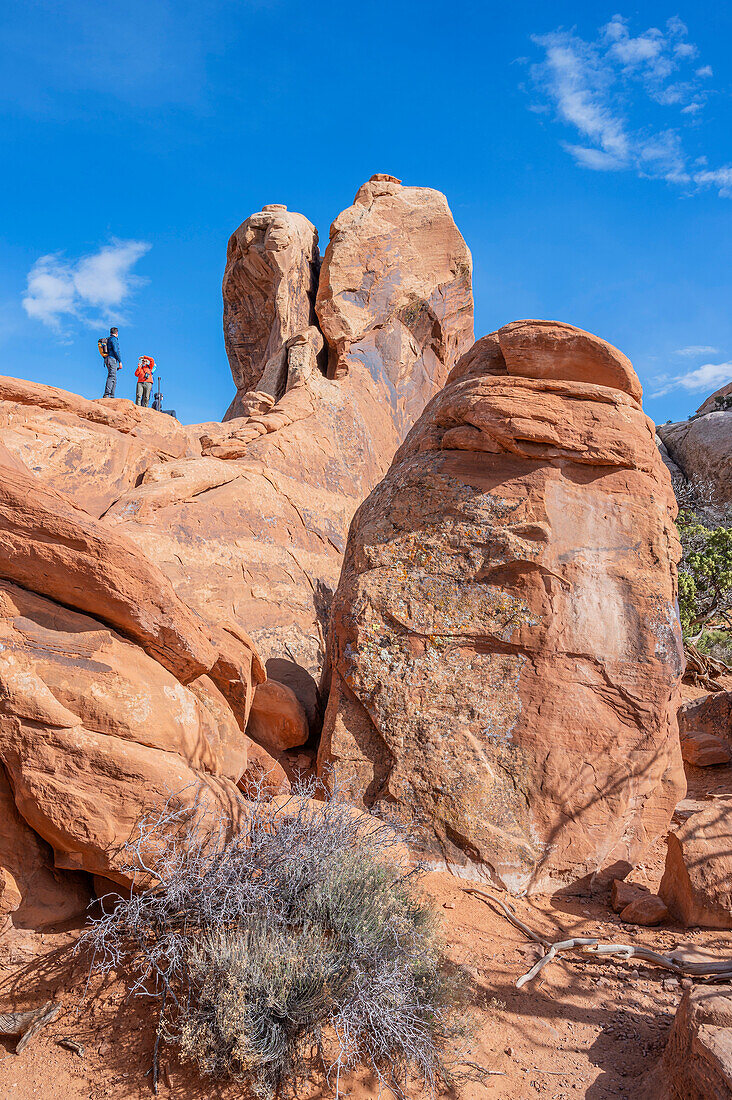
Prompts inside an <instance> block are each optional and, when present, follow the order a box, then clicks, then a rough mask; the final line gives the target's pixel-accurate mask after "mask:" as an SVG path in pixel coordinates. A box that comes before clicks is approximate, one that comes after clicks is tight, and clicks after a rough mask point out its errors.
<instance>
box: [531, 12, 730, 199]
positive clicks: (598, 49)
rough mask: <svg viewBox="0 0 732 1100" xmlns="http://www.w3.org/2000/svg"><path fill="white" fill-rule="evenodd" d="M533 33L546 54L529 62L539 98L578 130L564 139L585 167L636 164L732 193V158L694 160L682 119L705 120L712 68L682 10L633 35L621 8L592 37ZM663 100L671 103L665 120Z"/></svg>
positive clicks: (640, 170) (653, 173)
mask: <svg viewBox="0 0 732 1100" xmlns="http://www.w3.org/2000/svg"><path fill="white" fill-rule="evenodd" d="M532 41H533V42H534V43H535V44H536V45H537V46H538V47H539V48H540V49H541V50H543V54H544V56H543V60H542V61H540V62H538V63H536V64H534V65H532V66H531V70H530V71H531V79H532V84H533V88H534V90H535V92H537V93H538V94H539V96H540V97H541V98H540V102H539V104H538V106H539V107H541V106H544V105H546V103H547V102H548V103H549V104H550V105H551V106H552V107H553V108H554V111H555V114H556V117H557V119H558V120H559V121H560V122H562V123H564V124H565V125H566V126H568V127H571V128H572V129H574V131H575V132H576V134H577V135H578V136H579V138H580V141H579V142H577V141H564V142H563V143H562V144H563V146H564V148H565V149H566V150H567V152H568V153H569V154H570V155H571V156H572V157H573V158H574V159H575V161H576V162H577V163H578V164H579V165H580V166H581V167H583V168H589V169H592V170H594V171H596V172H609V171H628V170H631V171H635V172H636V173H637V174H638V175H639V176H642V177H645V178H650V179H664V180H666V181H668V182H669V183H674V184H677V185H682V186H684V187H686V188H687V189H699V188H707V187H710V188H715V189H716V190H717V191H718V192H719V194H720V195H723V196H725V197H732V165H723V166H721V167H719V168H709V167H708V166H707V165H706V160H705V158H703V157H702V158H700V157H696V158H695V159H694V160H690V158H689V156H688V154H687V152H686V150H685V148H684V143H683V140H682V133H681V130H680V127H689V126H693V125H698V121H699V116H700V115H701V113H702V111H703V109H704V106H705V104H706V102H707V100H708V98H709V95H710V94H711V91H712V89H711V88H710V84H709V80H710V78H711V77H712V75H713V73H712V70H711V68H710V67H709V66H708V65H701V66H700V65H699V64H698V52H699V51H698V49H697V47H696V46H695V45H694V44H693V43H691V42H689V40H688V31H687V28H686V26H685V25H684V23H682V21H681V20H680V19H679V18H678V17H676V16H673V17H672V18H671V19H668V20H667V22H666V24H665V27H664V29H663V30H660V29H659V28H658V27H650V28H649V29H648V30H645V31H643V32H642V33H640V34H637V35H635V36H634V35H633V34H631V31H630V25H629V21H628V20H627V19H625V18H624V17H623V16H622V15H614V16H613V17H612V19H611V20H610V22H609V23H607V24H606V25H605V26H604V27H601V28H600V30H599V32H598V34H597V36H596V37H595V38H594V39H593V40H591V41H587V40H585V39H583V38H580V37H579V35H578V34H576V33H575V31H573V30H571V31H570V30H565V29H563V28H559V29H557V30H555V31H551V32H550V33H549V34H544V35H536V36H534V37H533V38H532ZM536 107H537V104H536V103H533V104H532V108H533V109H536ZM659 107H660V108H665V109H667V111H666V114H665V115H664V118H663V119H662V120H661V125H658V120H657V115H658V108H659ZM668 111H674V112H675V113H676V115H675V118H674V119H669V118H668ZM649 120H651V121H649ZM669 122H671V123H672V124H671V125H669V124H668V123H669Z"/></svg>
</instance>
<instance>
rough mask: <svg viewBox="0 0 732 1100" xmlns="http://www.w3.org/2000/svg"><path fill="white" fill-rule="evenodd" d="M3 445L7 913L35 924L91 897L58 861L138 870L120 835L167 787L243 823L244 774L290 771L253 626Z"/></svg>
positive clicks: (183, 802)
mask: <svg viewBox="0 0 732 1100" xmlns="http://www.w3.org/2000/svg"><path fill="white" fill-rule="evenodd" d="M0 459H2V460H3V461H2V462H0V517H2V523H1V524H0V527H1V531H0V761H1V762H2V765H3V767H4V771H3V770H2V769H0V781H1V782H0V797H2V798H3V799H4V801H5V802H6V803H8V802H9V798H8V795H9V792H10V791H11V790H12V801H13V803H14V809H11V807H10V806H9V805H8V806H6V813H5V830H4V832H3V837H2V843H0V880H1V881H2V883H3V889H2V891H1V892H0V916H3V917H5V918H7V919H10V920H11V921H12V925H13V926H14V927H16V928H17V927H19V926H21V927H33V928H38V927H42V926H43V925H44V924H48V923H53V922H55V921H58V920H61V919H65V918H66V917H67V916H70V915H73V913H77V912H79V910H80V909H82V908H83V905H84V904H86V900H88V897H89V887H88V885H87V886H85V884H84V882H83V880H82V879H79V878H78V876H76V877H75V876H73V875H72V876H65V875H64V874H63V873H61V872H60V871H58V870H56V869H58V868H66V869H71V870H74V871H86V872H90V873H92V874H98V875H102V876H107V877H111V878H114V879H116V880H117V881H118V882H127V876H126V874H125V873H124V871H123V868H122V860H123V857H122V855H121V853H120V848H121V846H122V845H123V844H124V842H125V841H126V840H127V839H128V838H129V837H130V835H131V831H132V830H133V827H134V825H135V823H136V822H137V821H138V820H139V818H140V817H141V815H144V814H155V813H156V812H158V811H160V810H162V808H163V807H164V806H165V804H166V802H167V801H168V800H169V799H171V800H172V805H173V806H174V807H175V806H187V805H192V804H193V803H194V802H196V803H200V806H201V807H202V808H203V809H208V810H210V811H212V812H216V813H217V814H221V815H225V816H226V818H227V820H230V821H231V822H232V823H233V821H234V818H235V817H236V814H237V813H238V812H239V810H238V809H237V807H239V805H240V802H241V799H240V796H239V794H238V793H237V784H238V783H240V782H241V781H242V779H243V777H244V776H245V775H249V776H251V774H252V769H254V770H255V771H256V773H257V776H258V777H262V776H265V777H266V776H268V774H269V773H270V772H271V773H272V774H273V777H275V778H276V782H275V783H274V786H273V789H274V790H276V791H279V790H280V789H281V788H282V785H283V781H284V776H283V775H282V774H281V769H279V770H278V766H277V765H276V763H275V761H274V760H273V759H272V758H271V757H269V756H268V754H267V753H266V752H265V751H264V749H262V748H260V747H259V746H253V745H252V743H251V741H250V740H249V738H248V737H247V736H246V735H245V733H244V732H243V729H244V728H245V727H246V724H247V721H248V716H249V710H250V708H251V704H252V699H253V695H254V689H255V687H256V685H257V684H258V683H261V681H262V680H263V678H264V671H263V669H262V666H261V663H260V661H259V658H258V656H257V654H256V652H255V650H254V648H253V646H252V644H251V642H250V641H249V639H248V638H247V637H246V635H244V634H243V633H242V632H240V631H239V630H238V629H237V628H236V627H235V626H233V625H232V624H228V623H226V622H220V623H219V624H218V625H216V626H209V625H208V624H207V623H206V622H205V621H204V620H203V619H202V618H200V617H199V616H198V615H197V614H196V613H195V612H194V611H192V610H191V609H190V608H189V607H187V606H186V605H185V604H184V603H183V602H182V601H181V599H180V598H179V597H178V596H177V594H176V593H175V591H174V589H173V587H172V586H171V584H170V581H168V579H167V578H166V577H165V575H164V574H163V573H161V572H160V570H159V569H158V568H157V567H156V566H154V565H153V564H152V563H151V562H150V561H148V560H147V559H146V558H145V557H144V556H143V555H142V554H141V552H140V551H139V550H138V549H137V547H136V546H135V545H134V544H133V543H131V542H129V541H128V540H127V539H126V538H125V537H124V536H122V535H119V534H117V533H115V532H114V531H113V530H112V529H111V527H110V526H109V525H106V524H105V522H104V521H103V520H101V521H100V520H96V519H94V518H93V517H91V516H90V515H88V514H87V513H85V512H84V511H83V510H82V509H81V508H80V507H79V506H78V505H75V504H73V503H72V502H71V501H69V500H67V499H66V498H65V497H64V496H63V494H62V493H60V492H58V491H57V490H54V489H49V488H46V487H44V486H43V485H42V484H41V483H40V482H39V481H38V479H36V478H34V477H33V476H32V475H31V474H30V473H28V471H27V469H25V468H24V467H23V465H22V463H20V461H19V460H18V459H17V458H11V459H9V460H8V457H7V452H6V451H4V453H2V454H0ZM80 612H82V613H80ZM250 749H251V750H252V751H251V752H250ZM6 776H7V779H6ZM7 780H9V782H10V787H7ZM267 781H268V782H269V780H267ZM265 785H266V784H265ZM232 827H233V824H232ZM47 845H49V846H50V848H49V847H47ZM51 849H52V850H53V863H52V862H51ZM54 868H56V869H54ZM44 909H45V910H47V911H46V912H45V913H44V912H43V911H44Z"/></svg>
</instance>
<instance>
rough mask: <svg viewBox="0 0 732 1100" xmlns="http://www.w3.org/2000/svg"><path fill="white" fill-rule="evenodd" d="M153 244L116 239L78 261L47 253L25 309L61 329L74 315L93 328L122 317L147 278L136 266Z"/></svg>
mask: <svg viewBox="0 0 732 1100" xmlns="http://www.w3.org/2000/svg"><path fill="white" fill-rule="evenodd" d="M150 247H151V246H150V245H149V244H148V243H147V242H146V241H120V240H113V241H112V242H111V243H110V244H108V245H104V246H102V247H101V248H100V249H99V250H98V251H97V252H94V253H92V254H91V255H89V256H82V257H81V258H80V259H79V260H76V261H71V260H67V259H65V258H64V257H63V256H62V255H60V254H55V255H48V256H41V257H40V258H39V259H38V260H36V262H35V263H34V264H33V267H32V268H31V269H30V271H29V272H28V287H27V290H26V293H25V297H24V298H23V308H24V309H25V312H26V313H27V314H28V316H29V317H31V318H33V319H34V320H37V321H41V322H42V323H43V324H44V325H48V326H49V327H50V328H53V329H55V330H56V331H57V332H61V331H62V329H63V324H62V322H63V321H64V320H67V319H68V318H70V317H71V318H74V319H75V320H77V321H81V322H82V323H84V324H87V325H90V326H95V325H98V324H100V323H101V321H104V322H106V321H110V320H120V319H121V317H120V313H119V310H120V308H121V307H122V306H123V305H124V304H125V302H126V301H127V299H128V298H129V297H130V295H131V293H132V292H133V290H135V288H136V287H138V286H140V285H141V284H142V283H144V282H145V280H144V279H141V278H140V277H139V276H138V275H134V274H133V273H132V268H133V267H134V266H135V264H136V263H137V261H138V260H139V259H140V258H141V257H142V256H144V255H145V253H146V252H148V251H149V249H150Z"/></svg>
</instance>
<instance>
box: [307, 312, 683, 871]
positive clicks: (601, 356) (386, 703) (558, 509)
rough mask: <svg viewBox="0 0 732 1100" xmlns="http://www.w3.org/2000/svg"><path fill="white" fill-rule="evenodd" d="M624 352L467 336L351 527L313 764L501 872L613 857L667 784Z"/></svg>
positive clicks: (640, 840) (641, 473) (551, 329)
mask: <svg viewBox="0 0 732 1100" xmlns="http://www.w3.org/2000/svg"><path fill="white" fill-rule="evenodd" d="M640 394H641V391H640V386H639V383H638V379H637V376H636V375H635V372H634V371H633V368H632V366H631V364H630V362H629V361H628V360H627V359H626V357H625V356H623V355H622V354H621V353H620V352H618V351H617V350H616V349H615V348H613V347H611V346H610V345H609V344H607V343H605V342H604V341H602V340H600V339H598V338H597V337H595V336H592V335H591V334H589V333H586V332H582V331H580V330H578V329H575V328H572V326H569V325H564V324H558V323H555V322H547V321H519V322H515V323H514V324H510V325H507V326H505V327H504V328H502V329H500V330H498V332H496V333H493V334H491V335H490V336H487V337H484V338H483V339H482V340H479V341H478V342H477V343H476V344H475V346H474V347H473V348H472V349H471V351H470V352H468V353H467V355H465V356H463V358H462V359H461V360H460V361H459V362H458V364H457V366H456V367H455V368H454V370H453V371H452V373H451V375H450V377H449V379H448V381H447V384H446V386H445V388H444V390H443V391H442V392H441V393H440V394H438V396H437V397H435V398H434V399H433V401H432V402H431V403H430V404H429V405H428V406H427V408H426V409H425V412H424V413H423V414H422V417H421V418H420V420H419V421H418V422H417V424H416V425H415V427H414V428H413V429H412V431H411V432H410V434H409V436H408V437H407V440H406V442H405V443H404V444H403V446H402V447H401V449H400V450H399V452H398V453H397V455H396V457H395V459H394V462H393V464H392V467H391V469H390V471H389V473H388V474H387V476H386V477H385V478H384V480H383V481H382V482H381V484H380V485H379V486H378V487H377V488H376V489H375V490H374V491H373V492H372V494H371V496H370V497H369V498H368V499H367V500H366V502H365V503H364V504H363V505H362V506H361V508H360V509H359V511H358V512H357V514H356V516H355V518H354V521H353V523H352V525H351V532H350V535H349V541H348V548H347V551H346V557H345V562H344V566H343V573H342V577H341V581H340V585H339V588H338V593H337V596H336V600H335V603H334V612H333V638H332V646H331V652H330V665H331V669H332V684H331V689H330V698H329V702H328V708H327V712H326V720H325V727H324V730H323V737H322V740H321V745H320V765H321V769H326V768H334V769H335V770H336V772H337V773H338V774H339V775H340V776H341V778H344V776H345V777H348V778H349V780H350V782H351V783H352V785H353V789H354V791H356V792H359V793H360V794H361V796H362V798H363V800H364V802H365V804H366V805H367V806H381V807H382V808H384V809H388V810H390V811H392V812H397V813H399V814H400V815H401V816H403V817H406V818H414V820H415V824H416V826H417V827H418V828H419V829H420V830H421V834H422V843H423V846H424V847H425V848H426V850H427V852H428V853H429V854H430V855H431V858H432V860H433V862H434V863H436V864H437V865H440V864H441V863H445V864H448V865H450V866H452V867H454V868H456V869H457V870H458V871H459V872H460V873H464V874H470V875H476V874H477V875H485V876H488V877H491V878H493V879H494V880H496V881H499V882H500V883H502V884H503V885H505V886H507V887H508V888H510V889H512V890H515V891H525V890H537V891H538V890H546V889H549V888H551V887H554V886H557V885H563V884H567V885H569V884H572V885H574V886H575V887H577V886H578V885H581V884H582V883H583V882H584V883H587V882H589V881H591V880H592V878H593V877H597V876H598V875H607V874H609V873H612V874H614V875H615V876H616V877H617V876H618V875H620V874H623V873H625V872H626V871H627V870H628V869H629V868H630V866H632V864H633V863H634V862H635V861H636V859H637V858H638V857H639V854H640V853H641V852H642V851H644V849H645V848H646V847H647V845H648V843H649V841H650V840H651V839H652V838H654V837H656V836H658V835H659V834H662V833H664V832H665V831H666V829H667V827H668V824H669V821H670V817H671V813H672V811H673V809H674V806H675V804H676V801H677V800H678V798H679V797H680V794H681V793H682V792H683V790H684V779H683V771H682V767H681V757H680V751H679V740H678V730H677V724H676V705H677V688H678V685H679V680H680V676H681V670H682V650H681V638H680V632H679V625H678V617H677V614H676V610H675V600H676V573H675V564H676V561H677V559H678V556H679V545H678V540H677V537H676V534H675V528H674V525H673V522H672V520H673V516H674V515H675V501H674V498H673V493H672V491H671V484H670V478H669V475H668V472H667V470H666V468H665V467H664V465H663V463H662V461H661V459H660V456H659V454H658V451H657V449H656V446H655V442H654V428H653V424H652V423H651V422H650V420H649V419H648V418H647V417H646V416H645V415H644V413H643V410H642V407H641V404H640Z"/></svg>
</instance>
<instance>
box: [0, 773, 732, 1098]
mask: <svg viewBox="0 0 732 1100" xmlns="http://www.w3.org/2000/svg"><path fill="white" fill-rule="evenodd" d="M729 771H730V772H731V773H732V769H729ZM730 781H731V786H732V774H731V775H730ZM636 878H637V879H638V880H639V881H640V879H641V878H642V876H636ZM425 885H426V887H427V889H428V890H429V892H430V893H431V894H432V895H433V897H434V898H435V903H436V904H437V906H439V907H440V909H441V911H442V913H443V915H444V931H445V936H446V939H447V940H448V943H449V945H450V953H451V955H452V957H453V959H454V960H455V961H456V962H459V963H461V964H462V965H464V966H465V967H467V968H468V970H469V972H470V974H471V976H472V979H473V1003H474V1005H475V1011H476V1015H477V1020H478V1026H479V1031H478V1043H477V1047H476V1049H475V1051H474V1057H475V1060H476V1061H478V1062H479V1063H481V1064H482V1065H483V1066H485V1067H487V1068H488V1069H491V1070H493V1071H495V1076H492V1077H491V1078H490V1079H489V1081H488V1082H487V1084H485V1085H477V1084H472V1085H467V1086H465V1087H463V1088H462V1089H461V1090H460V1092H459V1094H458V1095H459V1097H460V1100H489V1098H491V1100H493V1098H503V1097H506V1098H508V1097H510V1098H512V1100H513V1098H516V1100H524V1098H529V1097H535V1096H537V1095H544V1096H546V1097H551V1098H552V1100H566V1098H570V1097H575V1096H580V1097H588V1098H591V1100H604V1098H606V1097H627V1098H629V1100H630V1098H635V1097H637V1096H638V1095H639V1092H638V1089H639V1087H641V1086H640V1081H641V1078H642V1076H643V1074H644V1073H645V1072H646V1070H647V1069H648V1068H649V1067H650V1066H651V1065H652V1063H653V1061H654V1060H655V1059H656V1058H657V1057H658V1055H659V1053H660V1051H661V1050H662V1049H663V1046H664V1044H665V1040H666V1035H667V1032H668V1029H669V1026H670V1023H671V1020H672V1017H673V1014H674V1012H675V1010H676V1006H677V1004H678V1001H679V999H680V996H681V989H680V987H679V986H678V985H676V984H675V983H674V982H673V981H672V982H671V983H669V981H668V975H666V974H665V973H664V972H661V971H658V970H653V969H651V968H647V967H643V966H639V967H637V968H634V969H633V970H630V971H629V970H628V969H627V968H625V967H621V966H619V965H617V964H613V963H603V962H567V961H562V962H558V963H554V964H552V965H550V966H549V967H547V968H546V969H545V970H544V971H543V973H542V975H541V976H540V978H539V979H538V980H537V981H536V982H535V983H534V984H531V985H529V986H526V987H524V988H523V989H521V990H517V989H516V988H515V984H514V983H515V981H516V979H517V978H518V977H519V976H520V975H521V974H522V973H523V972H524V971H526V970H527V969H528V968H529V967H530V966H531V965H532V964H533V962H534V961H535V960H536V958H537V957H538V955H537V951H536V949H535V948H534V946H532V945H531V944H530V943H528V942H527V941H526V939H525V937H524V936H523V934H522V933H521V932H520V931H518V930H517V929H515V928H514V927H513V926H512V925H510V924H509V923H508V922H507V921H506V920H505V918H504V917H503V916H500V915H499V914H498V913H497V912H495V911H494V910H493V908H492V907H491V906H490V905H487V904H485V903H483V902H482V901H480V900H478V899H477V898H475V897H473V896H470V895H468V894H467V893H466V892H465V890H464V885H465V884H464V883H462V882H460V881H459V880H456V879H454V878H452V877H451V876H450V875H448V874H444V873H443V874H431V875H429V876H427V878H426V881H425ZM453 907H454V908H453ZM516 910H517V912H518V914H519V915H520V916H521V918H522V919H523V920H524V921H526V923H528V924H529V925H530V926H531V927H533V928H536V929H537V930H539V931H541V932H542V933H543V934H544V935H546V936H548V937H551V938H552V939H556V938H564V935H565V933H569V934H577V935H593V936H599V937H602V938H604V939H609V938H615V939H622V940H628V939H630V940H631V941H635V942H644V943H648V944H649V945H652V946H654V947H655V948H656V949H660V950H664V949H671V948H673V947H674V946H677V945H678V944H679V943H680V942H688V943H693V944H695V945H698V946H703V947H705V948H708V949H710V950H718V951H719V952H720V953H725V952H729V950H730V937H729V936H728V935H726V934H724V933H717V932H701V931H694V932H682V931H681V930H680V929H674V928H673V927H669V928H663V929H662V930H657V929H632V928H628V926H624V925H622V924H621V923H620V921H619V918H618V917H617V916H616V914H614V913H613V912H612V910H611V909H610V908H609V906H608V905H607V904H606V903H605V902H603V901H599V900H591V901H581V900H577V899H567V900H554V901H553V900H551V899H546V898H542V899H532V900H531V901H529V900H525V899H523V900H519V901H518V902H517V903H516ZM61 939H62V940H64V941H65V946H64V944H58V945H53V943H52V941H53V937H46V940H47V946H48V947H49V948H50V950H49V954H48V955H46V956H45V957H44V958H43V959H41V960H37V961H34V962H33V963H32V964H29V965H27V966H25V967H19V968H15V969H14V970H13V971H10V972H6V973H5V974H4V975H3V978H2V982H1V983H0V1004H1V1005H2V1008H3V1009H4V1010H6V1011H7V1010H8V1009H9V1008H10V1007H11V1006H12V1007H13V1008H21V1007H26V1006H29V1005H32V1006H35V1005H38V1004H40V1003H43V1002H44V1001H45V1000H47V999H55V1000H57V1001H58V1002H59V1003H60V1004H61V1005H62V1012H61V1014H60V1016H59V1017H58V1018H57V1019H56V1020H55V1021H54V1022H53V1023H52V1024H51V1025H49V1027H48V1028H47V1029H46V1030H45V1031H44V1032H42V1033H41V1035H39V1037H38V1038H37V1039H36V1040H35V1041H34V1042H33V1043H31V1044H30V1045H29V1046H28V1047H27V1048H26V1050H25V1051H23V1053H22V1054H21V1055H18V1056H16V1055H15V1054H14V1053H12V1052H13V1050H14V1047H15V1040H12V1039H7V1040H2V1046H0V1053H1V1054H2V1057H1V1058H0V1096H2V1097H3V1098H10V1100H31V1098H33V1100H42V1098H44V1097H53V1098H58V1100H82V1098H84V1100H86V1098H87V1097H88V1098H89V1100H98V1098H102V1097H111V1098H114V1100H133V1098H134V1100H137V1098H142V1097H149V1096H150V1095H151V1089H150V1084H149V1080H150V1079H149V1077H146V1076H145V1071H146V1070H147V1069H148V1067H149V1065H150V1056H151V1048H152V1042H153V1037H154V1022H153V1014H152V1010H151V1007H150V1005H149V1004H140V1003H139V1002H137V1003H131V1004H126V1003H125V992H124V987H123V984H122V982H121V981H119V980H115V981H112V982H107V983H105V984H104V985H102V986H97V987H95V988H94V989H93V990H92V991H90V993H89V995H88V997H87V1000H86V1001H85V1002H83V1003H82V997H81V995H82V992H83V989H84V984H85V972H84V967H83V965H82V963H81V962H80V960H78V959H76V960H74V959H73V957H71V958H70V952H69V947H68V944H69V942H70V937H68V936H65V937H61ZM63 1039H73V1040H74V1041H75V1042H77V1043H80V1044H82V1046H83V1047H84V1052H83V1055H82V1056H79V1055H78V1054H76V1053H73V1052H72V1051H70V1050H66V1049H64V1048H63V1047H62V1046H60V1045H59V1041H60V1040H63ZM161 1061H162V1066H163V1075H162V1080H161V1083H160V1089H159V1095H160V1096H161V1097H164V1098H167V1097H176V1098H178V1100H201V1098H203V1097H205V1098H206V1100H209V1098H210V1100H213V1098H221V1100H230V1098H231V1100H233V1098H234V1097H240V1096H241V1091H240V1090H239V1088H238V1087H237V1086H234V1085H229V1086H224V1087H218V1086H216V1085H213V1084H212V1083H211V1082H209V1081H202V1080H201V1079H200V1078H198V1076H197V1075H196V1074H195V1073H194V1072H193V1071H192V1070H191V1069H190V1068H189V1067H181V1066H180V1065H178V1063H177V1062H176V1060H175V1058H174V1057H171V1056H170V1054H169V1053H165V1054H164V1055H163V1057H162V1060H161ZM346 1089H347V1091H345V1092H344V1095H347V1096H349V1097H350V1098H351V1100H367V1098H370V1097H374V1096H376V1091H377V1090H376V1088H375V1086H374V1085H373V1083H372V1082H369V1081H367V1080H360V1081H355V1082H348V1084H347V1086H346ZM321 1095H322V1094H321V1092H320V1091H319V1090H318V1089H312V1090H310V1091H304V1092H303V1093H302V1096H303V1098H305V1097H307V1098H308V1100H310V1098H313V1100H314V1098H316V1097H319V1096H321Z"/></svg>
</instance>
